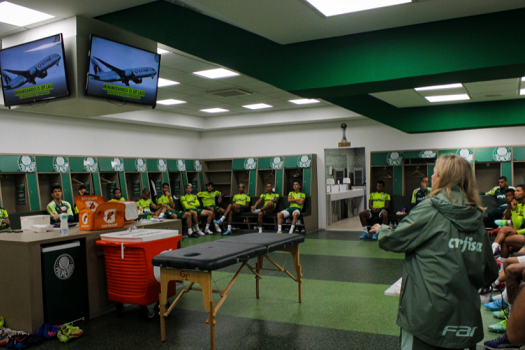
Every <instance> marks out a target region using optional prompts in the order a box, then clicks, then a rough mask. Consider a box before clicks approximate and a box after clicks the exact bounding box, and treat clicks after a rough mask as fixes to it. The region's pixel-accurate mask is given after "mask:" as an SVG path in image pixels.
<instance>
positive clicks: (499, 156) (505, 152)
mask: <svg viewBox="0 0 525 350" xmlns="http://www.w3.org/2000/svg"><path fill="white" fill-rule="evenodd" d="M510 157H511V152H510V148H508V147H498V148H494V151H492V159H494V160H495V161H496V162H509V161H510Z"/></svg>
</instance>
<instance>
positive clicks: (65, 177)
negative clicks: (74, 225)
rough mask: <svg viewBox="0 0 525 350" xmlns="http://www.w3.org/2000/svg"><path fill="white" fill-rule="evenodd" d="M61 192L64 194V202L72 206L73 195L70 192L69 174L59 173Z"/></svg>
mask: <svg viewBox="0 0 525 350" xmlns="http://www.w3.org/2000/svg"><path fill="white" fill-rule="evenodd" d="M60 177H61V178H62V191H63V192H64V200H65V201H66V202H69V203H70V204H71V205H72V206H73V199H74V198H73V193H72V192H71V177H70V176H69V173H61V174H60Z"/></svg>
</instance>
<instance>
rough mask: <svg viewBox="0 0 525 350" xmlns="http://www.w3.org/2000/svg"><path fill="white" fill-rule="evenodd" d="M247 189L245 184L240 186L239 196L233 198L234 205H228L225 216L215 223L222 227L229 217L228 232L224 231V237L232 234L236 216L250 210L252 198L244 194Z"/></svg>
mask: <svg viewBox="0 0 525 350" xmlns="http://www.w3.org/2000/svg"><path fill="white" fill-rule="evenodd" d="M245 188H246V187H245V186H244V184H239V194H236V195H235V196H233V199H232V203H231V204H230V205H228V208H226V211H225V212H224V215H223V216H222V217H221V218H220V219H219V220H217V221H215V223H216V224H217V225H220V224H222V222H223V221H224V220H225V219H226V217H228V230H226V231H224V233H223V235H231V234H232V220H233V216H234V215H238V214H242V213H244V212H245V211H246V210H249V209H250V196H248V195H247V194H246V193H244V189H245Z"/></svg>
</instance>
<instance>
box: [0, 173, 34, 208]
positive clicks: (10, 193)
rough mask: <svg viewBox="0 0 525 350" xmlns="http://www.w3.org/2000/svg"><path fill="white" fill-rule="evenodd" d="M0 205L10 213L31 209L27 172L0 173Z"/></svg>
mask: <svg viewBox="0 0 525 350" xmlns="http://www.w3.org/2000/svg"><path fill="white" fill-rule="evenodd" d="M0 206H1V207H2V208H4V209H5V210H7V212H8V213H9V214H12V213H24V212H28V211H30V207H29V193H28V190H27V176H26V174H2V175H0Z"/></svg>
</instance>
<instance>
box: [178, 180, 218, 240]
mask: <svg viewBox="0 0 525 350" xmlns="http://www.w3.org/2000/svg"><path fill="white" fill-rule="evenodd" d="M192 191H193V186H192V185H191V184H187V185H186V195H184V196H182V197H180V203H181V204H182V206H183V207H184V210H186V211H194V212H196V213H197V215H199V216H202V217H205V218H206V228H205V229H204V232H206V233H207V234H209V235H212V234H213V232H211V230H210V224H211V221H212V220H213V215H214V214H213V212H212V211H210V210H207V209H201V208H200V206H201V203H200V202H199V198H198V197H197V196H196V195H194V194H192V193H191V192H192ZM193 230H195V232H196V233H197V234H198V235H200V236H204V232H202V231H201V229H200V227H199V225H198V224H196V225H194V226H193ZM192 233H193V232H192V229H190V228H188V236H190V235H191V234H192Z"/></svg>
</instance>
